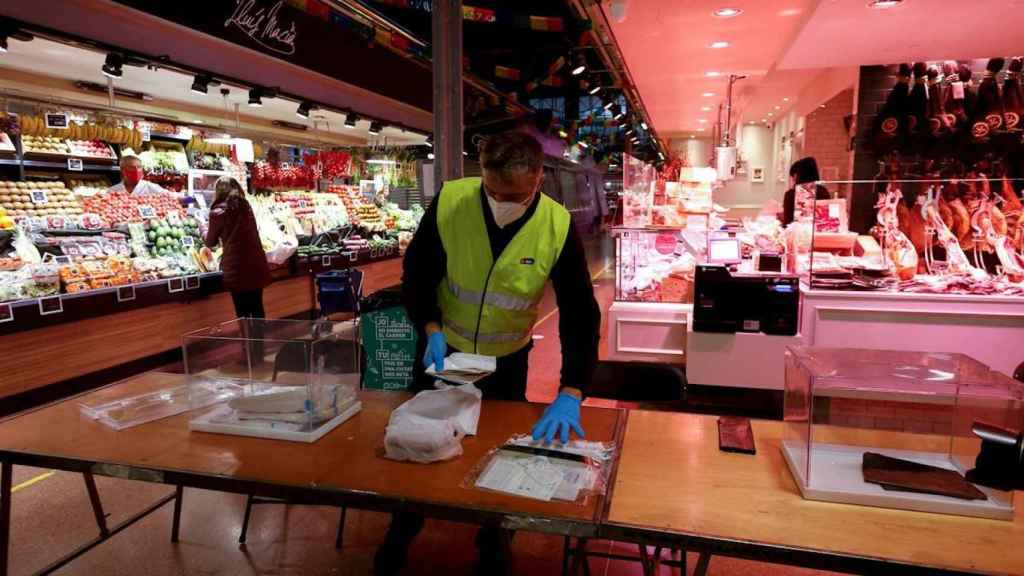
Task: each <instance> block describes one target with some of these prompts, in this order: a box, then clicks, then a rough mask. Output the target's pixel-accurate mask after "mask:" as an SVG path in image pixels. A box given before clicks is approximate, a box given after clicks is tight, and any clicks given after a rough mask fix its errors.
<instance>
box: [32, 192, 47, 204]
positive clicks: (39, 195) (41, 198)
mask: <svg viewBox="0 0 1024 576" xmlns="http://www.w3.org/2000/svg"><path fill="white" fill-rule="evenodd" d="M30 196H31V198H32V203H33V204H49V203H50V199H49V198H47V196H46V190H33V191H32V192H31V193H30Z"/></svg>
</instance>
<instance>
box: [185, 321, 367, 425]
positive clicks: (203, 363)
mask: <svg viewBox="0 0 1024 576" xmlns="http://www.w3.org/2000/svg"><path fill="white" fill-rule="evenodd" d="M344 334H345V332H344V331H343V330H342V325H341V324H339V323H334V322H328V321H315V322H311V321H304V320H261V319H252V318H241V319H236V320H232V321H229V322H225V323H223V324H218V325H216V326H212V327H210V328H204V329H202V330H197V331H195V332H191V333H189V334H186V335H185V337H184V342H183V350H184V358H185V371H186V374H187V378H188V384H189V386H190V389H192V390H205V389H208V388H209V387H210V386H211V385H216V386H217V387H218V388H223V387H226V386H234V387H236V388H237V391H238V394H237V396H236V397H235V398H233V399H231V400H229V401H228V402H226V403H224V404H220V405H218V406H216V407H215V408H213V409H212V410H209V411H207V412H205V413H201V414H199V413H197V415H196V416H195V417H194V418H193V419H192V421H191V422H190V428H191V429H192V430H196V431H202V432H218V433H224V434H237V435H243V436H257V437H263V438H276V439H282V440H293V441H301V442H315V441H316V440H318V439H320V438H321V437H323V435H324V434H326V433H328V432H330V431H331V430H332V429H334V428H335V427H337V426H338V425H339V424H341V423H342V422H344V421H345V420H347V419H348V418H350V417H352V416H353V415H354V414H356V413H357V412H359V410H360V408H361V405H360V403H359V399H358V395H357V391H358V388H359V380H360V374H359V361H358V356H357V354H358V352H357V350H358V349H357V348H356V347H355V346H354V345H353V342H352V341H351V340H349V339H347V338H346V337H345V335H344ZM196 396H197V397H199V396H198V395H196ZM197 408H198V406H197Z"/></svg>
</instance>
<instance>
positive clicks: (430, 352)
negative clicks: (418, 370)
mask: <svg viewBox="0 0 1024 576" xmlns="http://www.w3.org/2000/svg"><path fill="white" fill-rule="evenodd" d="M447 353H448V339H447V338H445V337H444V332H442V331H440V330H439V331H437V332H434V333H433V334H431V335H430V336H429V337H428V338H427V351H426V352H425V353H424V354H423V365H424V366H425V367H427V368H430V365H431V364H433V365H434V370H437V371H438V372H440V371H442V370H444V357H445V354H447Z"/></svg>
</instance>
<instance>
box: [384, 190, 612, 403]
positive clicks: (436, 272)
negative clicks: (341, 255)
mask: <svg viewBox="0 0 1024 576" xmlns="http://www.w3.org/2000/svg"><path fill="white" fill-rule="evenodd" d="M484 194H485V193H484V191H483V186H481V189H480V201H481V203H482V204H483V209H484V222H485V223H486V225H487V236H488V238H489V239H490V243H491V254H492V255H493V257H494V259H495V260H497V259H498V257H499V256H500V255H501V253H502V251H504V250H505V247H506V246H508V244H509V242H511V241H512V238H514V237H515V235H516V234H517V233H518V232H519V230H520V229H522V227H523V225H524V224H526V222H527V220H529V219H530V217H531V216H533V213H534V212H535V211H536V210H537V204H539V203H540V195H538V196H537V197H536V198H535V199H534V201H533V203H532V204H531V205H530V207H529V208H528V209H527V211H526V213H525V214H523V216H522V217H520V218H519V219H518V220H516V221H514V222H512V223H510V224H508V225H506V226H505V227H504V228H501V227H499V226H498V225H497V224H496V223H495V222H494V215H493V214H492V213H491V206H490V204H489V203H488V202H487V198H486V197H485V196H484ZM439 196H440V192H438V196H435V197H434V201H433V202H432V203H431V204H430V206H429V207H428V208H427V211H426V212H425V213H424V215H423V220H422V221H421V222H420V226H419V228H418V229H417V230H416V234H415V236H413V239H412V242H411V243H410V244H409V248H408V250H406V252H405V259H404V260H403V262H402V301H403V303H404V304H405V308H406V310H407V311H408V313H409V318H410V319H411V320H412V321H413V323H415V324H416V326H417V327H418V328H419V329H420V330H421V331H422V330H423V328H424V327H425V326H426V325H427V324H428V323H430V322H437V323H438V324H441V323H442V322H441V308H440V306H439V305H438V303H437V287H438V285H439V284H440V283H441V281H442V280H444V277H445V273H446V271H447V269H448V268H447V255H446V254H445V252H444V246H443V245H442V243H441V234H440V232H439V231H438V228H437V199H438V197H439ZM550 278H551V283H552V286H553V287H554V290H555V301H556V303H557V305H558V312H559V320H558V332H559V337H560V339H561V343H562V380H561V383H562V384H561V385H562V386H572V387H574V388H579V389H580V390H582V391H583V393H584V394H586V390H587V388H588V387H589V386H590V381H591V378H592V377H593V375H594V367H595V366H596V364H597V346H598V342H599V341H600V338H601V309H600V308H599V307H598V305H597V300H596V299H595V298H594V286H593V284H592V282H591V279H590V270H589V269H588V267H587V258H586V252H585V251H584V249H583V241H582V240H581V239H580V236H579V234H578V233H577V232H576V228H575V226H573V225H572V224H571V223H570V225H569V234H568V236H566V239H565V244H564V245H563V246H562V252H561V254H559V256H558V260H556V262H555V265H554V267H553V268H552V269H551V274H550Z"/></svg>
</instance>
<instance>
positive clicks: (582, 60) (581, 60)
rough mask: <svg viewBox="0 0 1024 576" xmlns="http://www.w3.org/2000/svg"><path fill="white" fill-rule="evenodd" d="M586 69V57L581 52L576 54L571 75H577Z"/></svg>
mask: <svg viewBox="0 0 1024 576" xmlns="http://www.w3.org/2000/svg"><path fill="white" fill-rule="evenodd" d="M586 71H587V59H586V57H584V56H583V54H577V55H576V66H575V67H574V68H573V69H572V75H573V76H579V75H580V74H583V73H584V72H586Z"/></svg>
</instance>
